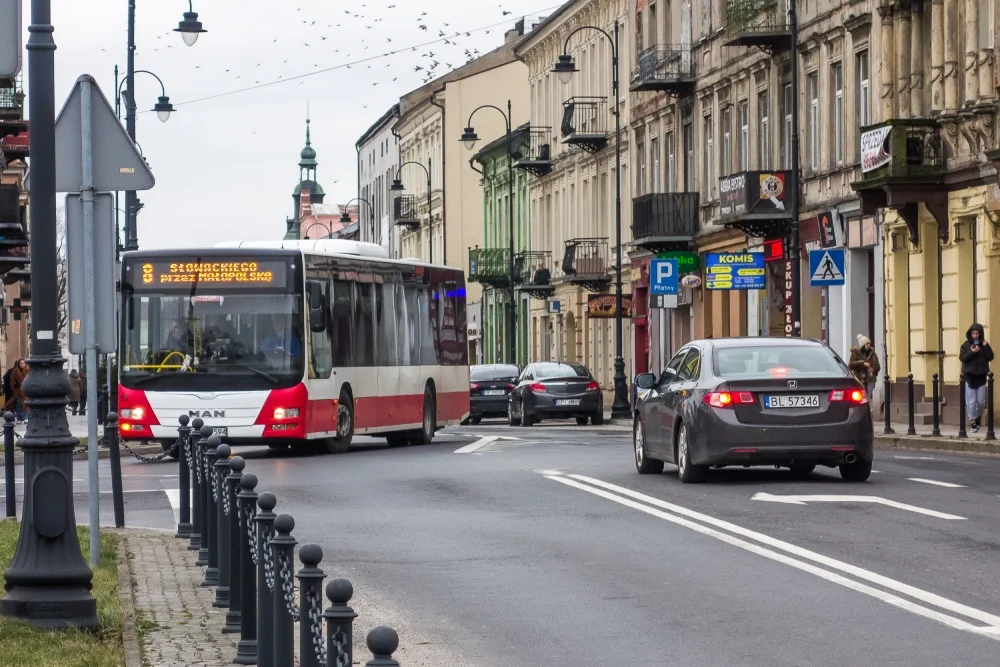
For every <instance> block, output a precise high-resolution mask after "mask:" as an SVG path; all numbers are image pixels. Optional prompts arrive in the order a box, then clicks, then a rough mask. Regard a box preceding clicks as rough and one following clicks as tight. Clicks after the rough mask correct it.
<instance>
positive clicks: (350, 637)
mask: <svg viewBox="0 0 1000 667" xmlns="http://www.w3.org/2000/svg"><path fill="white" fill-rule="evenodd" d="M352 597H354V586H352V585H351V582H349V581H348V580H347V579H333V580H332V581H330V582H329V583H328V584H327V585H326V599H327V600H329V601H330V606H329V607H327V608H326V611H324V612H323V618H324V619H325V620H326V664H327V667H339V666H340V665H353V664H354V627H353V624H354V619H356V618H357V617H358V615H357V614H356V613H354V610H353V609H352V608H351V607H350V606H348V604H347V603H348V602H350V601H351V598H352Z"/></svg>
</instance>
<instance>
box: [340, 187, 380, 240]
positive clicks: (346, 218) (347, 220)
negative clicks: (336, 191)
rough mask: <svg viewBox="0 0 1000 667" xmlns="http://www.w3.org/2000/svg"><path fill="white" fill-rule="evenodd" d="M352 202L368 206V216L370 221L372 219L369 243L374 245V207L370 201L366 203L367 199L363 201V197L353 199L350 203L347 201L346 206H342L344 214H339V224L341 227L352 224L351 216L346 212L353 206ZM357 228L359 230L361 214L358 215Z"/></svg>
mask: <svg viewBox="0 0 1000 667" xmlns="http://www.w3.org/2000/svg"><path fill="white" fill-rule="evenodd" d="M354 202H364V203H365V204H366V205H367V206H368V215H370V216H371V219H372V241H371V242H372V243H375V206H374V205H373V204H372V203H371V202H370V201H368V200H367V199H365V198H364V197H355V198H354V199H352V200H351V201H349V202H347V203H346V204H344V212H343V213H341V214H340V224H342V225H349V224H351V223H352V222H354V221H353V220H351V216H350V214H349V213H348V212H347V207H348V206H350V205H351V204H353V203H354ZM358 228H359V229H360V228H361V213H360V212H359V213H358Z"/></svg>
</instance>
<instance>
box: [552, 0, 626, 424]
mask: <svg viewBox="0 0 1000 667" xmlns="http://www.w3.org/2000/svg"><path fill="white" fill-rule="evenodd" d="M581 30H596V31H597V32H599V33H601V34H602V35H604V36H605V37H607V38H608V41H609V42H611V91H612V95H613V98H612V113H613V114H614V115H615V252H616V255H617V260H616V262H615V378H614V382H615V398H614V401H613V402H612V403H611V418H612V419H619V418H627V417H629V415H630V411H629V400H628V384H627V381H626V379H625V359H624V358H623V357H622V168H621V166H622V129H621V108H620V105H619V98H618V55H619V49H618V21H617V19H616V20H615V28H614V37H612V36H611V35H609V34H608V32H607V31H606V30H604V29H603V28H599V27H597V26H593V25H585V26H580V27H579V28H577V29H576V30H574V31H572V32H571V33H569V35H567V36H566V41H565V42H564V43H563V52H562V54H561V55H560V56H559V59H558V60H557V61H556V63H555V65H553V66H552V71H553V72H555V73H556V75H557V76H558V77H559V81H560V82H561V83H563V84H568V83H569V82H570V81H571V80H572V78H573V74H574V73H576V72H578V71H579V70H578V69H577V67H576V62H575V60H574V59H573V56H571V55H569V54H568V53H567V52H566V50H567V48H568V47H569V40H570V38H571V37H572V36H573V35H575V34H576V33H578V32H580V31H581Z"/></svg>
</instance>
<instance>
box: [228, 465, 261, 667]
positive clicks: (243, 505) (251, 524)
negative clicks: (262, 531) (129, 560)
mask: <svg viewBox="0 0 1000 667" xmlns="http://www.w3.org/2000/svg"><path fill="white" fill-rule="evenodd" d="M256 488H257V475H254V474H253V473H249V472H248V473H246V474H244V475H243V476H242V477H240V495H239V496H237V497H236V505H237V507H239V518H240V527H239V531H240V549H239V551H240V558H241V559H242V560H241V561H240V604H241V606H242V608H241V610H240V641H239V642H238V643H237V644H236V659H235V660H233V662H235V663H236V664H237V665H256V664H257V563H258V561H259V557H258V554H257V530H256V526H257V524H256V523H255V521H254V518H255V517H254V515H255V514H256V511H255V508H256V507H257V492H256Z"/></svg>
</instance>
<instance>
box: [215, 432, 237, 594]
mask: <svg viewBox="0 0 1000 667" xmlns="http://www.w3.org/2000/svg"><path fill="white" fill-rule="evenodd" d="M212 437H213V438H216V439H218V436H215V435H213V436H212ZM230 454H232V451H231V450H230V449H229V445H225V444H220V445H219V446H218V447H216V448H215V455H216V459H215V477H213V479H212V484H214V485H215V488H214V489H213V491H214V493H215V525H216V533H215V536H216V541H217V542H218V545H217V546H216V553H217V555H218V557H219V583H218V584H217V585H216V587H215V601H214V602H212V606H213V607H218V608H219V609H227V608H228V607H229V506H230V504H231V503H230V502H229V483H228V482H227V481H226V477H228V476H229V455H230Z"/></svg>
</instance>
